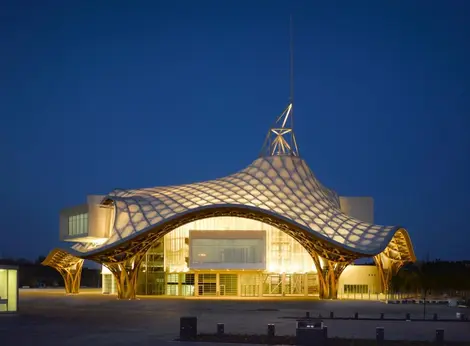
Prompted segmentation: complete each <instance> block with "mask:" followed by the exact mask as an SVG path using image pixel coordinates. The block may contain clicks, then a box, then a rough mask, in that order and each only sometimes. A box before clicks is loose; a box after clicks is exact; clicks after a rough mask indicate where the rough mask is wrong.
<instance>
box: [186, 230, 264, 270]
mask: <svg viewBox="0 0 470 346" xmlns="http://www.w3.org/2000/svg"><path fill="white" fill-rule="evenodd" d="M190 244H191V265H190V266H191V268H200V269H202V268H210V269H264V268H265V259H264V252H265V232H263V231H252V232H244V231H242V232H237V231H222V232H220V231H195V232H190Z"/></svg>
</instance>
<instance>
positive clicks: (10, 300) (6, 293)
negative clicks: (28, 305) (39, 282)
mask: <svg viewBox="0 0 470 346" xmlns="http://www.w3.org/2000/svg"><path fill="white" fill-rule="evenodd" d="M17 310H18V268H17V267H14V266H7V265H1V264H0V314H1V313H11V312H16V311H17Z"/></svg>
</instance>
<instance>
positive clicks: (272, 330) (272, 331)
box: [268, 324, 276, 337]
mask: <svg viewBox="0 0 470 346" xmlns="http://www.w3.org/2000/svg"><path fill="white" fill-rule="evenodd" d="M275 334H276V328H275V327H274V324H268V336H269V337H272V336H274V335H275Z"/></svg>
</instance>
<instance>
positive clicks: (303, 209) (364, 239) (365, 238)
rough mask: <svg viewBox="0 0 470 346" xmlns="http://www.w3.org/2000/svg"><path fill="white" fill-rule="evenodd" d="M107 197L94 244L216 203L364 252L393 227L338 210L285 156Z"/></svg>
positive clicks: (380, 243) (303, 167) (330, 195)
mask: <svg viewBox="0 0 470 346" xmlns="http://www.w3.org/2000/svg"><path fill="white" fill-rule="evenodd" d="M107 199H111V200H113V201H114V204H115V208H116V216H115V222H114V227H113V231H112V235H111V237H110V238H109V239H108V240H107V241H106V242H105V243H104V244H102V245H101V246H100V247H108V246H112V244H113V243H116V242H122V241H125V240H126V239H128V238H132V237H133V236H135V235H137V234H138V233H142V232H146V231H147V230H150V229H152V228H154V227H157V226H159V225H161V224H163V223H165V222H166V221H167V220H169V219H173V218H175V217H178V216H180V215H184V214H185V213H189V212H194V211H197V210H198V209H205V208H210V207H220V206H237V207H245V208H250V209H256V210H258V211H262V212H264V213H267V214H271V215H276V216H278V217H281V218H283V219H284V220H286V222H290V223H292V224H294V225H295V226H297V227H300V228H302V229H304V230H305V231H307V232H309V233H310V234H312V235H313V236H315V237H317V238H320V239H323V240H326V241H328V242H330V243H332V244H333V245H336V246H339V247H342V248H344V249H346V250H349V251H353V252H357V253H362V254H369V255H374V254H377V253H379V252H381V251H382V250H384V249H385V248H386V246H387V244H388V243H389V242H390V240H391V239H392V237H393V235H394V233H395V232H396V230H398V229H399V227H387V226H379V225H373V224H368V223H366V222H362V221H360V220H357V219H354V218H352V217H350V216H348V215H346V214H344V213H343V212H342V211H341V210H340V205H339V198H338V196H337V194H336V193H334V192H333V191H331V190H329V189H327V188H325V187H324V186H322V185H321V184H320V182H319V181H318V180H317V179H316V177H315V175H314V174H313V172H312V171H311V170H310V168H309V167H308V166H307V164H306V162H305V161H304V160H303V159H301V158H299V157H295V156H291V155H285V156H266V157H261V158H259V159H257V160H256V161H254V162H253V163H252V164H251V165H249V166H248V167H246V168H245V169H243V170H242V171H239V172H238V173H235V174H233V175H230V176H227V177H224V178H220V179H216V180H211V181H206V182H200V183H194V184H186V185H179V186H168V187H155V188H144V189H137V190H114V191H113V192H111V193H110V194H109V195H108V197H107ZM74 248H75V249H76V250H79V251H83V252H87V251H90V250H92V249H88V250H87V249H85V248H82V247H81V246H78V247H74ZM93 250H96V248H95V249H93Z"/></svg>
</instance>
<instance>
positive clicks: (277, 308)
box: [0, 290, 470, 346]
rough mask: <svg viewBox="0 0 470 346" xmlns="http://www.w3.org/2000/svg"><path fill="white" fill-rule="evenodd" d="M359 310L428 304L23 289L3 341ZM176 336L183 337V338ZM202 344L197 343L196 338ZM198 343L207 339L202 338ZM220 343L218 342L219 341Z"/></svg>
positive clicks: (133, 334) (393, 330) (158, 332)
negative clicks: (184, 321) (183, 321)
mask: <svg viewBox="0 0 470 346" xmlns="http://www.w3.org/2000/svg"><path fill="white" fill-rule="evenodd" d="M306 311H309V312H310V315H311V316H318V314H322V315H323V316H329V312H330V311H333V312H334V313H335V316H343V317H348V316H353V315H354V313H355V312H358V313H359V315H360V317H362V316H363V317H378V316H380V313H382V312H383V313H384V314H385V317H404V316H405V314H406V313H407V312H409V313H410V314H411V317H412V318H422V316H423V306H422V305H386V304H384V303H380V302H374V301H320V300H312V299H310V300H305V299H283V300H269V299H257V300H244V299H235V300H215V299H196V298H189V299H172V298H168V297H166V298H160V297H140V299H139V300H133V301H126V300H117V299H116V297H115V296H105V295H101V294H100V293H99V292H97V291H93V290H88V291H84V292H83V293H81V294H79V295H77V296H65V295H64V293H63V291H62V290H23V291H21V293H20V311H19V313H18V314H17V315H4V316H0V345H2V346H9V345H36V346H42V345H48V346H50V345H64V344H67V345H70V346H74V345H77V346H78V345H85V344H90V345H165V344H173V345H174V344H175V342H173V341H172V340H174V339H175V338H176V337H177V336H178V333H179V318H180V317H181V316H197V317H198V331H199V332H206V333H209V332H215V329H216V324H217V323H225V330H226V332H227V333H249V334H261V333H263V334H264V333H266V328H267V324H269V323H274V324H275V326H276V334H279V335H281V334H284V335H286V334H291V335H294V334H295V317H301V316H305V312H306ZM456 312H465V313H467V314H468V313H469V312H470V310H469V309H465V310H462V309H458V308H450V307H447V306H429V305H428V306H427V314H428V318H431V316H432V314H433V313H437V314H438V315H439V318H455V315H456ZM325 324H326V325H327V326H328V335H329V336H330V337H350V338H370V339H373V338H375V328H376V327H378V326H380V327H384V328H385V337H386V339H402V340H403V339H405V340H433V339H434V336H435V331H436V329H441V328H442V329H444V330H445V339H446V340H453V341H468V342H469V345H470V322H413V321H412V322H405V321H403V322H398V321H360V320H359V321H354V320H352V321H345V320H325ZM181 344H182V343H177V344H176V345H181ZM190 345H192V346H196V344H195V343H190ZM198 345H203V344H202V343H198ZM212 345H213V344H212Z"/></svg>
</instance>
